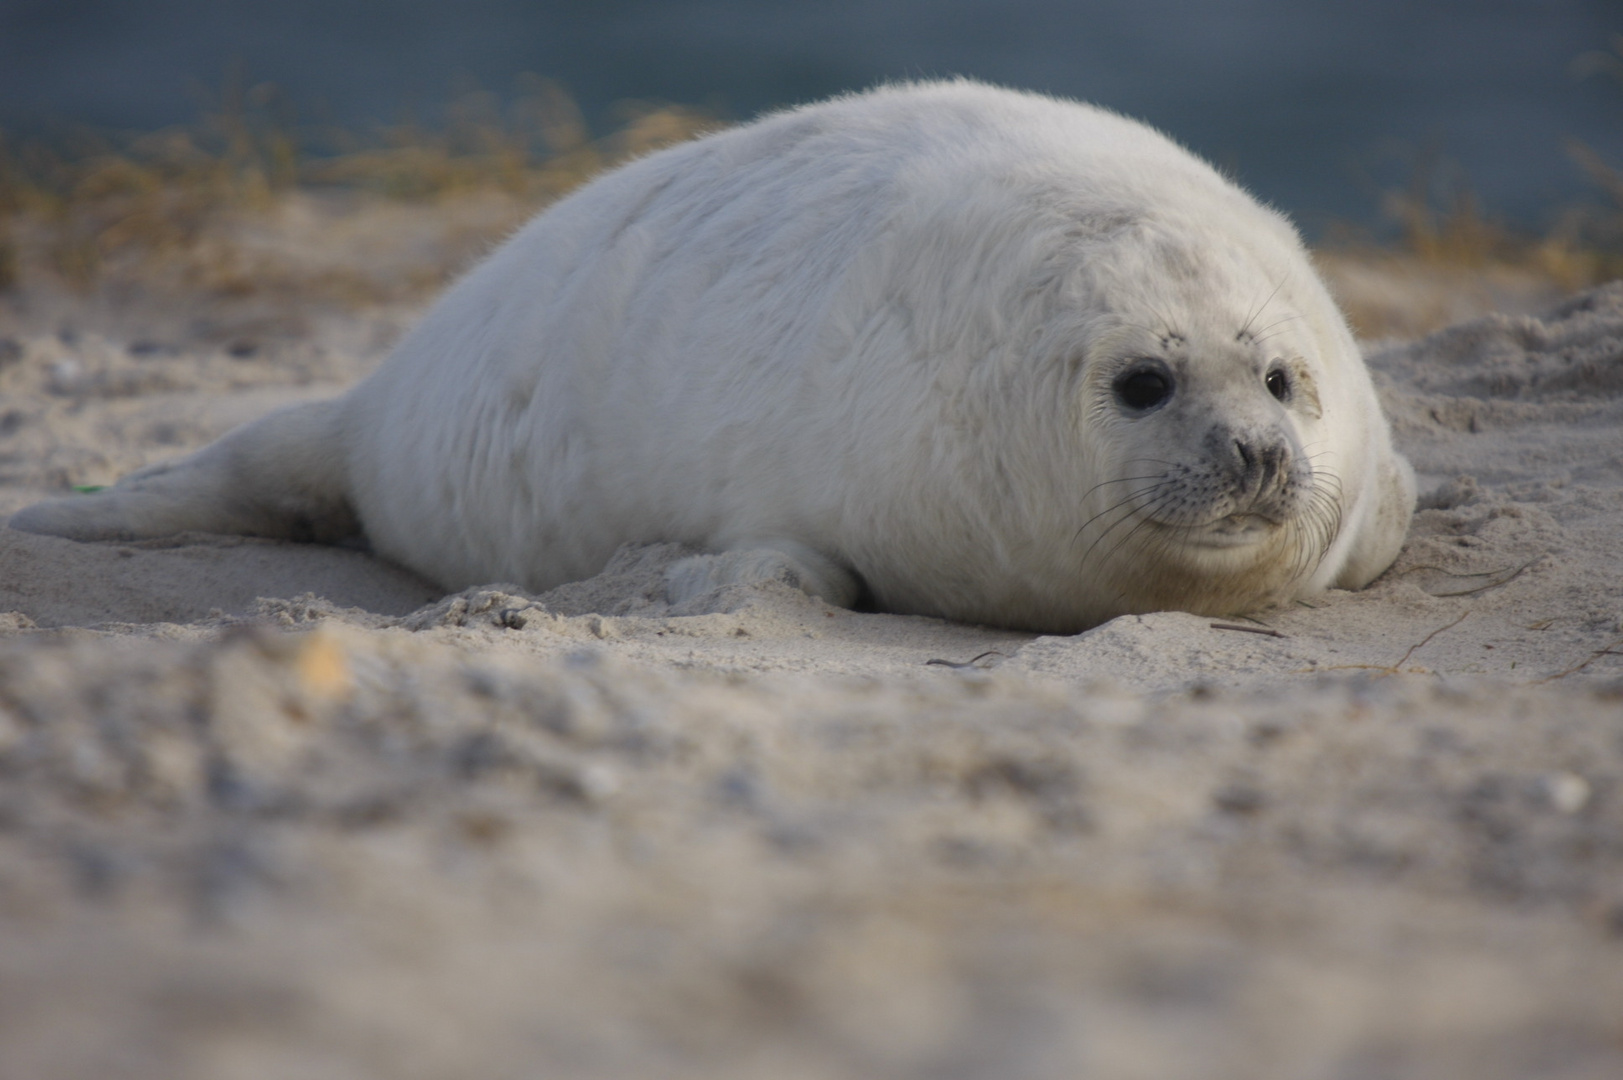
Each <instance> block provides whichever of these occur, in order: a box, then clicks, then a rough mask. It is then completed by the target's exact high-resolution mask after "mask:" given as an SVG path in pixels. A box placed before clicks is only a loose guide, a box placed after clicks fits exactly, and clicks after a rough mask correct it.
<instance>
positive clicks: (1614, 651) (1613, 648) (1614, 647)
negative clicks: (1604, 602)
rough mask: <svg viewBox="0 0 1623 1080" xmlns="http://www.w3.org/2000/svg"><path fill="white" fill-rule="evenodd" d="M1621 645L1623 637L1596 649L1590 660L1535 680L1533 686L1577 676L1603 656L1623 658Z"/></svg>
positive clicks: (1590, 655)
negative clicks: (1620, 649)
mask: <svg viewBox="0 0 1623 1080" xmlns="http://www.w3.org/2000/svg"><path fill="white" fill-rule="evenodd" d="M1619 645H1623V637H1620V638H1618V639H1617V640H1616V641H1614V642H1612V643H1611V644H1610V645H1608V646H1606V647H1605V648H1604V649H1596V650H1595V651H1594V652H1592V653H1590V654H1589V659H1587V660H1581V661H1579V662H1578V663H1576V664H1573V665H1572V666H1571V667H1569V668H1568V669H1567V670H1565V671H1558V672H1556V673H1555V674H1554V675H1549V676H1546V677H1545V678H1542V679H1535V680H1534V681H1533V685H1534V686H1537V685H1539V684H1540V683H1547V682H1555V680H1557V679H1564V678H1566V677H1567V676H1568V675H1576V674H1577V673H1578V672H1580V671H1582V670H1583V669H1584V668H1586V667H1588V666H1589V665H1590V664H1593V663H1594V662H1595V661H1596V660H1599V659H1600V658H1601V657H1603V656H1623V652H1620V651H1618V646H1619Z"/></svg>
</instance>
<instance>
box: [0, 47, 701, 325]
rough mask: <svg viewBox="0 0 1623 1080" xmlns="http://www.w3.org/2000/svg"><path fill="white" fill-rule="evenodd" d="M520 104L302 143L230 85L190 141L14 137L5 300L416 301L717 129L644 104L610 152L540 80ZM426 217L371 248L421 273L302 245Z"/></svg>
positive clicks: (260, 98) (3, 182)
mask: <svg viewBox="0 0 1623 1080" xmlns="http://www.w3.org/2000/svg"><path fill="white" fill-rule="evenodd" d="M519 91H520V92H519V93H517V94H516V95H515V96H514V97H513V98H512V99H511V101H509V102H508V103H505V104H504V103H503V102H502V101H500V100H499V99H498V98H497V97H496V96H495V95H493V94H489V93H485V92H481V91H471V92H468V93H466V94H463V95H461V96H460V97H458V98H457V99H456V100H455V101H453V102H452V103H451V105H450V107H449V108H448V109H447V110H446V114H445V118H444V120H443V122H442V123H440V124H438V125H434V126H429V125H424V124H418V123H404V124H401V125H398V126H396V127H391V128H385V129H381V130H378V131H374V132H370V133H366V134H358V133H355V132H350V131H334V130H325V131H316V132H306V131H300V130H298V129H297V128H295V126H294V125H293V124H292V122H291V119H290V113H289V110H288V109H287V108H286V106H285V103H284V101H283V100H282V98H281V95H280V94H279V93H278V91H277V90H276V89H275V88H274V87H273V86H270V85H263V86H259V87H254V88H252V89H249V90H246V91H240V90H236V89H231V88H228V89H227V91H226V92H224V93H222V94H221V95H220V98H219V100H218V102H217V103H216V104H215V107H214V108H212V109H210V110H208V111H207V113H206V114H205V115H204V117H203V118H202V119H201V120H200V121H199V122H198V123H196V124H194V125H191V126H188V127H184V128H171V129H166V130H163V131H158V132H153V133H149V134H141V135H135V136H126V137H119V136H112V135H107V134H104V133H97V132H91V131H80V132H76V133H74V134H73V135H72V136H71V137H70V138H68V139H65V140H59V141H58V142H56V143H54V144H51V145H46V144H43V143H37V142H36V143H30V144H23V145H17V144H14V143H8V142H7V141H5V140H4V138H3V137H0V292H4V291H12V292H38V291H41V290H67V291H70V292H73V293H78V294H85V293H90V292H97V293H101V294H104V295H105V294H109V293H111V294H134V293H139V294H142V295H149V294H152V293H165V292H178V293H185V294H190V295H192V296H194V297H195V296H197V295H198V294H202V295H205V296H207V295H214V296H222V297H243V296H248V295H251V294H256V293H281V294H286V293H288V292H289V291H292V292H296V293H298V294H301V295H302V296H304V297H306V298H309V299H331V300H336V301H339V302H344V303H362V302H389V301H396V300H411V299H415V298H416V297H417V296H418V295H419V294H421V293H422V292H423V291H425V290H428V289H432V288H435V287H437V286H438V285H440V284H441V283H442V282H443V281H444V279H445V278H446V277H447V276H448V275H450V274H452V273H454V272H456V271H457V270H458V269H460V267H461V265H462V264H463V263H464V262H465V261H466V259H467V258H468V257H470V256H471V255H473V254H477V252H478V250H480V249H481V248H482V247H483V246H487V245H488V244H489V243H490V242H492V241H493V240H495V239H497V238H499V237H501V236H502V235H504V234H505V233H506V232H508V231H509V230H510V229H511V228H512V227H513V226H514V225H515V224H516V223H518V222H520V221H522V220H524V219H525V218H526V217H528V216H529V215H530V214H533V213H534V212H535V211H536V209H538V208H539V207H541V206H543V205H545V204H546V203H548V202H550V201H551V200H553V199H555V198H557V197H559V196H560V195H562V194H564V193H565V192H567V191H569V190H570V189H571V188H573V187H575V186H576V185H578V184H580V183H581V182H582V181H584V180H586V179H587V178H588V177H590V176H592V175H593V174H595V173H597V172H598V171H600V170H602V169H603V168H605V167H607V166H610V165H613V164H614V163H616V162H618V161H620V160H623V159H625V158H627V157H629V156H633V155H637V154H642V153H646V152H648V151H650V150H654V149H657V148H659V147H661V146H665V145H669V144H671V143H674V142H679V141H681V140H683V139H687V138H690V137H692V136H693V135H694V134H696V133H698V132H700V131H703V130H705V129H706V128H708V127H711V126H714V121H713V120H712V119H711V118H709V117H707V116H706V115H704V114H702V113H700V112H697V111H695V110H691V109H686V108H680V107H673V106H655V105H638V104H630V105H627V106H624V107H623V109H622V114H623V116H624V122H623V124H622V126H621V127H620V128H619V129H618V130H616V131H614V132H612V133H611V134H609V135H607V136H604V137H601V138H594V137H593V136H592V135H591V133H590V132H589V131H588V130H587V126H586V124H585V122H584V120H583V118H582V116H581V114H580V111H579V109H578V108H577V107H576V106H575V104H574V102H573V101H572V100H571V99H570V97H569V96H568V95H567V94H566V93H565V92H564V91H563V90H561V89H560V88H559V87H558V86H557V85H556V84H553V83H550V82H546V81H544V80H540V79H533V78H532V79H526V80H524V81H523V82H522V84H521V86H520V88H519ZM313 146H314V147H316V148H318V151H319V152H316V151H313V150H312V147H313ZM408 206H409V207H411V208H413V211H414V213H415V214H416V216H417V217H419V218H424V217H426V218H432V219H434V220H435V221H436V222H439V223H440V224H439V225H437V226H430V231H431V232H437V234H438V235H437V236H435V237H431V238H430V240H429V241H425V240H424V237H423V236H422V235H420V234H422V232H423V227H422V226H419V227H418V228H417V229H415V230H413V229H407V230H406V233H407V234H408V235H407V237H406V244H405V246H406V247H408V248H413V247H414V248H415V249H416V250H415V252H411V251H406V252H395V253H390V252H380V251H378V250H376V249H377V247H378V245H377V244H376V243H370V244H368V243H360V244H359V247H360V248H361V249H363V250H365V251H366V252H367V253H369V254H371V255H374V256H375V255H380V254H383V255H387V254H404V255H409V254H417V255H422V254H425V253H426V254H428V255H429V256H430V263H429V264H421V263H419V264H418V265H417V266H416V267H415V268H414V269H412V270H409V271H405V272H401V271H400V270H399V269H398V268H383V267H376V266H374V267H368V266H366V265H364V263H363V261H362V260H361V259H358V258H349V259H345V258H341V257H340V258H333V257H331V253H329V254H327V255H323V254H321V253H320V252H317V251H315V250H313V247H312V246H311V245H306V247H305V249H304V250H297V247H298V245H296V244H289V243H288V242H287V241H288V240H289V239H291V238H294V237H297V236H299V235H301V234H302V235H304V237H305V238H306V239H308V240H311V241H314V240H317V239H319V238H321V237H327V238H332V237H334V236H335V234H339V235H341V234H349V239H351V240H356V239H358V238H361V237H363V234H370V233H378V232H384V233H388V232H394V233H396V234H398V233H399V226H400V224H401V220H400V219H401V214H400V211H401V210H402V209H403V208H405V207H408ZM425 206H427V207H433V208H434V212H433V213H432V214H427V215H425V214H423V213H422V210H423V208H424V207H425ZM373 219H376V221H377V222H378V223H380V224H379V227H377V228H371V229H369V228H367V226H366V222H367V221H368V220H373ZM276 233H283V234H286V235H283V236H282V237H280V238H279V239H278V238H277V237H275V236H274V235H273V234H276ZM373 239H374V240H375V239H376V237H374V238H373ZM327 246H331V245H327ZM424 249H427V250H426V251H425V250H424ZM391 271H392V272H391Z"/></svg>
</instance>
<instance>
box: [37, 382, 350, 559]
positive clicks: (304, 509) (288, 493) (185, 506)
mask: <svg viewBox="0 0 1623 1080" xmlns="http://www.w3.org/2000/svg"><path fill="white" fill-rule="evenodd" d="M340 404H341V403H340V402H338V401H324V402H319V403H316V404H313V405H295V406H293V407H292V408H289V409H283V410H281V411H280V412H275V413H272V414H270V415H269V416H267V417H264V418H263V419H261V420H257V421H255V422H254V423H252V424H248V425H246V426H244V427H241V428H238V429H237V430H235V431H233V432H231V433H230V434H228V435H226V436H225V438H223V439H221V440H219V441H218V442H216V443H213V444H212V445H210V446H206V447H204V448H203V449H202V450H199V451H198V452H197V453H195V454H192V455H190V456H189V457H184V458H181V459H180V460H178V461H173V462H166V463H164V464H161V465H154V466H150V467H149V468H145V469H141V470H140V471H138V472H134V473H131V474H130V475H129V476H126V477H124V478H123V479H122V480H120V481H119V482H118V483H117V484H115V485H113V486H112V487H110V488H107V489H105V490H103V491H98V492H94V493H92V494H89V495H74V496H69V497H67V498H61V499H49V500H47V501H45V502H42V503H36V504H34V505H33V506H30V507H27V508H26V509H23V510H20V511H18V512H17V513H16V514H15V515H13V516H12V518H11V521H10V522H9V524H10V526H11V527H12V528H13V529H21V530H22V531H24V532H33V533H45V534H47V535H51V536H65V537H68V538H69V539H72V540H138V539H143V538H146V537H155V536H170V535H173V534H175V533H179V532H212V533H229V534H239V535H246V536H269V537H278V538H282V539H287V540H314V541H325V542H333V541H337V540H342V539H345V538H346V537H351V536H355V535H357V534H359V532H360V531H361V530H360V523H359V521H358V520H357V519H356V517H355V512H354V511H353V510H352V509H351V506H350V499H349V479H348V468H347V466H346V463H345V456H344V454H343V452H342V449H343V447H342V431H341V428H340V424H341V411H340Z"/></svg>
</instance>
